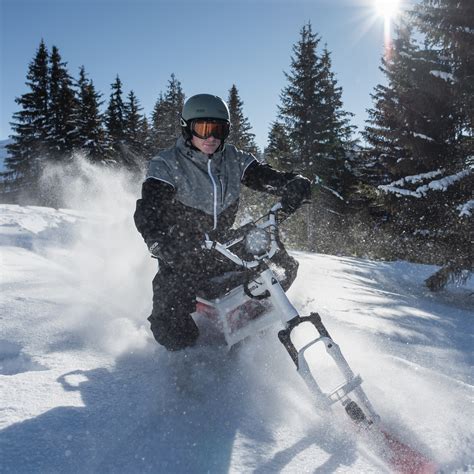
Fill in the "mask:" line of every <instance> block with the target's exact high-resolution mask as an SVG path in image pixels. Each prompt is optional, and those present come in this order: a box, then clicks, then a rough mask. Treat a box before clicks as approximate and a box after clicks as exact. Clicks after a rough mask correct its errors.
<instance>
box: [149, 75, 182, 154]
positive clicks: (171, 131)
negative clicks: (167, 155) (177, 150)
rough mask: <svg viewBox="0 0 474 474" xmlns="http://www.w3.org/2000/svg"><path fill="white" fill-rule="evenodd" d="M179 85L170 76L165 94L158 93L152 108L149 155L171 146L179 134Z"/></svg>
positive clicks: (180, 106) (180, 102)
mask: <svg viewBox="0 0 474 474" xmlns="http://www.w3.org/2000/svg"><path fill="white" fill-rule="evenodd" d="M184 98H185V96H184V92H183V90H182V88H181V83H180V82H179V81H178V79H176V76H175V75H174V74H171V79H170V80H169V81H168V87H167V89H166V92H165V94H164V95H163V93H160V95H159V97H158V100H157V101H156V103H155V106H154V108H153V112H152V117H151V130H150V147H151V153H152V154H156V153H157V152H158V151H160V150H163V149H166V148H169V147H171V146H173V144H174V143H175V141H176V139H177V137H178V136H179V135H180V134H181V124H180V117H181V111H182V109H183V105H184Z"/></svg>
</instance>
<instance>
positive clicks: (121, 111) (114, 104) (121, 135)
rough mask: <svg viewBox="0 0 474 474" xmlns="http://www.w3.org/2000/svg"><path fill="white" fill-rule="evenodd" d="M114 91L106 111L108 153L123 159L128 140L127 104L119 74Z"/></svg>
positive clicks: (113, 86)
mask: <svg viewBox="0 0 474 474" xmlns="http://www.w3.org/2000/svg"><path fill="white" fill-rule="evenodd" d="M111 88H112V92H111V94H110V99H109V103H108V106H107V110H106V112H105V128H106V136H107V143H108V155H109V157H110V158H112V159H113V160H115V161H118V162H120V161H122V156H121V153H122V147H123V144H124V143H125V140H126V124H125V113H126V112H125V104H124V102H123V91H122V81H121V80H120V77H119V76H118V75H117V77H116V78H115V81H114V82H113V83H112V84H111Z"/></svg>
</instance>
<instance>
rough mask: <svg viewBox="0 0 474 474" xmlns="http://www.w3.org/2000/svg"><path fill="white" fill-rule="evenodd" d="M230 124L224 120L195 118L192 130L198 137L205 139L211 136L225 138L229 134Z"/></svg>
mask: <svg viewBox="0 0 474 474" xmlns="http://www.w3.org/2000/svg"><path fill="white" fill-rule="evenodd" d="M229 130H230V128H229V124H228V123H227V122H222V121H219V122H218V121H209V120H194V121H193V122H192V124H191V132H192V133H193V135H195V136H196V137H198V138H201V139H203V140H205V139H206V138H209V137H211V136H212V137H214V138H217V139H218V140H225V139H226V138H227V137H228V136H229Z"/></svg>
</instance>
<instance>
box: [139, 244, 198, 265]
mask: <svg viewBox="0 0 474 474" xmlns="http://www.w3.org/2000/svg"><path fill="white" fill-rule="evenodd" d="M162 241H163V239H160V241H158V240H157V239H148V240H147V242H146V243H147V246H148V250H149V251H150V253H151V255H152V256H153V257H155V258H158V259H160V260H161V261H163V262H164V263H166V264H167V265H169V266H171V267H174V268H178V267H181V266H184V265H186V262H187V261H189V260H190V259H192V260H195V259H196V258H197V257H199V256H200V255H201V254H202V253H203V252H204V251H205V250H204V249H203V247H202V245H203V244H204V237H203V238H202V239H198V238H192V239H190V238H188V239H186V240H184V239H180V240H177V239H173V238H171V237H170V238H169V239H167V241H166V242H165V243H161V242H162Z"/></svg>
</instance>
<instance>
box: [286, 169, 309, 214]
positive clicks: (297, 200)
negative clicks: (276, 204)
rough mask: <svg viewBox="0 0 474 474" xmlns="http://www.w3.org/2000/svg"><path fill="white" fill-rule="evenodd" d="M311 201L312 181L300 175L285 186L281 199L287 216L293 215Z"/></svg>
mask: <svg viewBox="0 0 474 474" xmlns="http://www.w3.org/2000/svg"><path fill="white" fill-rule="evenodd" d="M309 199H311V181H310V180H309V179H308V178H305V177H304V176H301V175H298V176H296V177H295V178H293V179H292V180H291V181H289V182H288V184H287V185H286V186H285V190H284V194H283V196H282V198H281V210H282V211H283V212H284V213H286V214H292V213H293V212H295V211H296V210H297V209H298V208H299V207H300V206H301V204H302V203H303V201H307V200H309Z"/></svg>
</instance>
